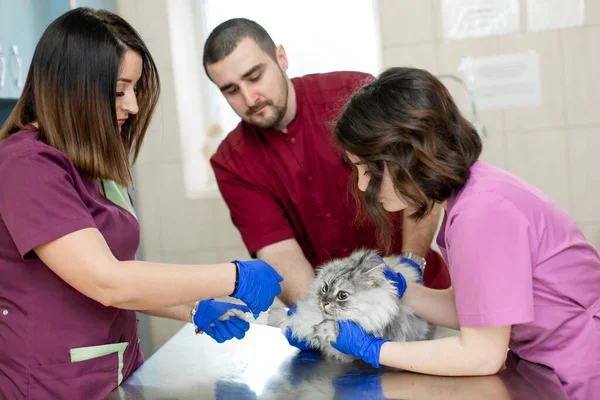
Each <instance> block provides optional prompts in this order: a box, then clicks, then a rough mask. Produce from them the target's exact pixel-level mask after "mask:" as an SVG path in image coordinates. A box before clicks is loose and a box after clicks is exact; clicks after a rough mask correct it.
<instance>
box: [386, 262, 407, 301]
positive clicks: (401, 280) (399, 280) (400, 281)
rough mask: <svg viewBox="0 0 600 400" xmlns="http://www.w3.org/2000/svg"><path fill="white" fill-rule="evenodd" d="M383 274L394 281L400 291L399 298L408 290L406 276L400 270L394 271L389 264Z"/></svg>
mask: <svg viewBox="0 0 600 400" xmlns="http://www.w3.org/2000/svg"><path fill="white" fill-rule="evenodd" d="M383 275H384V276H385V278H386V279H387V280H389V281H392V282H393V283H394V286H396V290H397V291H398V298H401V297H402V296H403V295H404V292H405V291H406V278H405V277H404V275H402V274H401V273H400V272H394V271H392V270H391V268H390V267H388V266H387V265H386V267H385V269H384V270H383Z"/></svg>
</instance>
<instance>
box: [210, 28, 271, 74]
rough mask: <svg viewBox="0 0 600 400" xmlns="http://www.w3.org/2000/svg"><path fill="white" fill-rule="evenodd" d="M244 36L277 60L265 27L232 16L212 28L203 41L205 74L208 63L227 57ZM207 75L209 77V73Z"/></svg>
mask: <svg viewBox="0 0 600 400" xmlns="http://www.w3.org/2000/svg"><path fill="white" fill-rule="evenodd" d="M245 38H250V39H252V40H254V41H255V42H256V44H258V45H259V46H260V48H261V49H262V50H263V51H264V52H265V53H267V54H268V55H269V57H271V58H272V59H273V60H275V61H277V55H276V54H275V50H276V46H275V42H273V39H271V36H269V34H268V33H267V31H266V30H265V28H263V27H262V26H260V25H259V24H258V23H256V22H254V21H251V20H249V19H246V18H233V19H230V20H227V21H225V22H223V23H221V24H219V26H217V27H216V28H215V29H213V31H212V32H211V33H210V35H209V36H208V39H206V43H204V55H203V57H202V64H203V65H204V71H206V75H208V70H207V69H206V67H207V66H208V65H210V64H214V63H216V62H219V61H221V60H222V59H224V58H225V57H227V56H228V55H229V54H231V52H233V50H235V48H236V47H237V45H238V44H239V43H240V41H241V40H242V39H245ZM208 77H209V78H210V75H208Z"/></svg>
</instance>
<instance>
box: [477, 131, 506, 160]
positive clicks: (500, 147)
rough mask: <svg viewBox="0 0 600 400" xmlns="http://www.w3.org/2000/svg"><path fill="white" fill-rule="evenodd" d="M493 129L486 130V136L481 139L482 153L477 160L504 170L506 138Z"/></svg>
mask: <svg viewBox="0 0 600 400" xmlns="http://www.w3.org/2000/svg"><path fill="white" fill-rule="evenodd" d="M493 128H494V127H490V128H489V129H487V128H486V132H487V136H485V137H482V139H481V141H482V143H483V151H482V152H481V156H480V158H479V159H480V160H482V161H485V162H487V163H488V164H491V165H493V166H495V167H498V168H502V169H506V137H505V135H504V134H503V133H502V132H499V131H495V130H494V129H493Z"/></svg>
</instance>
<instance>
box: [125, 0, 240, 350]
mask: <svg viewBox="0 0 600 400" xmlns="http://www.w3.org/2000/svg"><path fill="white" fill-rule="evenodd" d="M178 1H179V0H178ZM181 1H187V0H181ZM167 3H168V1H167V0H153V1H151V2H147V1H141V0H121V1H119V2H118V7H119V8H118V10H119V13H120V15H121V16H123V17H124V18H125V19H127V21H129V22H130V23H131V24H132V25H133V26H134V27H135V28H136V29H137V30H138V31H139V32H140V34H141V35H142V37H143V38H144V40H145V42H146V44H147V45H148V47H149V49H150V52H151V53H152V56H153V58H154V60H155V62H156V64H157V67H158V70H159V72H160V77H161V83H162V92H161V96H160V100H159V104H158V107H157V110H156V112H155V114H154V117H153V121H152V124H151V126H150V129H149V130H148V132H147V133H146V138H145V140H144V145H143V148H142V151H141V153H140V156H139V158H138V161H137V163H136V164H135V167H134V174H135V176H134V179H135V191H136V199H137V204H136V206H137V211H138V214H139V218H140V224H141V226H142V246H143V257H144V258H145V259H146V260H150V261H156V262H165V263H173V264H177V263H179V264H210V263H216V262H223V261H229V260H233V259H237V258H239V259H248V258H249V257H250V256H249V255H248V252H247V251H246V249H245V247H244V245H243V243H242V240H241V237H240V235H239V233H238V232H237V230H236V229H235V228H234V227H233V225H232V223H231V220H230V218H229V212H228V210H227V207H226V206H225V203H224V202H223V200H222V199H221V198H220V197H218V195H217V197H215V198H212V199H198V200H190V199H186V198H185V195H184V187H183V172H182V159H181V147H180V146H181V144H180V141H179V133H178V130H179V126H178V121H177V112H176V110H177V104H176V102H175V93H174V78H173V66H172V64H171V58H172V57H171V53H170V52H171V49H170V45H169V32H168V28H167V17H166V12H167ZM198 73H204V71H203V70H201V69H200V70H199V71H198ZM140 326H141V328H140V329H144V330H145V332H142V333H141V335H140V336H141V339H142V349H143V350H144V353H145V355H146V356H148V355H150V354H151V353H152V352H154V351H155V350H156V349H157V348H158V347H160V346H161V345H162V344H163V343H164V342H165V341H166V340H167V339H168V338H170V337H171V336H172V335H173V334H174V333H175V332H176V331H177V330H178V329H179V328H180V327H181V326H182V323H180V322H177V321H169V320H165V319H160V318H154V317H146V316H144V315H140Z"/></svg>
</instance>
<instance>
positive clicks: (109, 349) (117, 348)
mask: <svg viewBox="0 0 600 400" xmlns="http://www.w3.org/2000/svg"><path fill="white" fill-rule="evenodd" d="M128 344H129V343H128V342H123V343H113V344H103V345H100V346H88V347H77V348H74V349H71V350H70V351H69V352H70V354H71V362H72V363H78V362H82V361H88V360H93V359H95V358H100V357H104V356H107V355H109V354H115V353H116V354H117V357H118V364H117V368H118V370H117V371H118V375H117V376H118V378H117V386H119V385H120V384H121V382H123V354H124V353H125V349H126V348H127V345H128Z"/></svg>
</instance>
